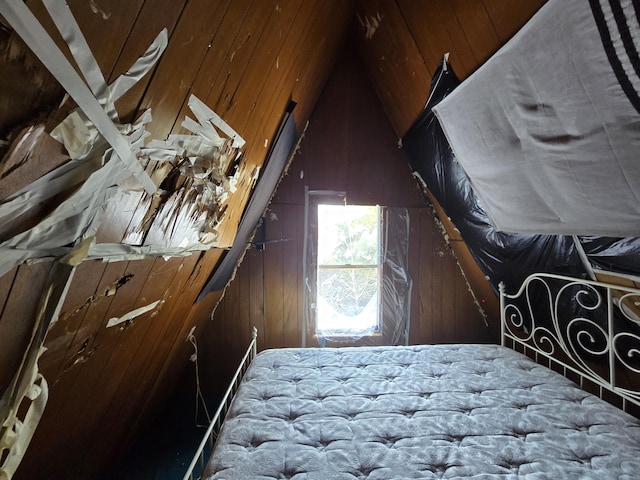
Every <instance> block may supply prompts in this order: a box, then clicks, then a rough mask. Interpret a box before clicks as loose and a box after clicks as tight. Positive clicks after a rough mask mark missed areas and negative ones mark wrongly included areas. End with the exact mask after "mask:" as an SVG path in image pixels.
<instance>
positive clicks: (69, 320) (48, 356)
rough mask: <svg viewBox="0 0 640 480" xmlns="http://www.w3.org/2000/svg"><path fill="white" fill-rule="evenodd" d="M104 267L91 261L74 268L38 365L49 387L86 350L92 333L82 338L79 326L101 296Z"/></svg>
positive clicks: (102, 264)
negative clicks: (66, 292)
mask: <svg viewBox="0 0 640 480" xmlns="http://www.w3.org/2000/svg"><path fill="white" fill-rule="evenodd" d="M106 267H107V265H106V264H104V263H102V262H100V261H95V260H94V261H90V262H83V263H81V264H80V265H78V266H77V267H76V271H75V272H74V275H73V279H72V281H71V286H70V287H69V293H68V294H67V296H66V298H65V299H64V303H63V305H62V309H61V311H60V316H59V318H58V321H57V322H55V323H54V324H53V325H51V327H50V328H49V332H48V333H47V339H46V341H45V346H46V348H47V351H46V352H45V354H44V355H43V357H42V360H41V361H40V371H41V372H42V375H43V376H44V377H45V378H46V379H47V381H48V382H50V383H55V381H56V379H57V377H58V374H59V373H61V370H62V371H63V370H64V369H65V368H66V366H67V365H70V364H72V363H73V361H75V360H79V359H80V358H81V357H80V356H81V355H82V353H83V352H84V351H85V350H87V347H89V350H90V343H91V339H90V338H91V337H90V336H91V335H92V334H93V333H94V332H88V333H89V336H84V335H82V334H83V333H86V332H83V329H82V324H83V321H84V319H85V314H86V312H87V309H88V308H89V306H90V305H91V304H92V303H93V302H95V301H97V300H98V298H99V297H100V296H101V295H103V294H104V291H99V290H100V288H99V287H100V282H101V280H102V279H103V277H104V274H105V270H106ZM105 288H106V287H103V290H104V289H105ZM87 351H88V350H87ZM78 352H81V353H80V354H79V353H78ZM79 355H80V356H79Z"/></svg>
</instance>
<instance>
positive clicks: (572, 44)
mask: <svg viewBox="0 0 640 480" xmlns="http://www.w3.org/2000/svg"><path fill="white" fill-rule="evenodd" d="M638 13H639V12H636V11H635V9H634V5H633V4H632V2H631V0H622V1H620V0H591V1H590V2H589V3H587V2H584V1H581V0H551V1H549V2H548V3H547V4H546V5H545V6H544V7H542V9H541V10H540V11H539V12H538V13H537V14H536V15H535V16H534V18H533V19H532V20H531V21H530V22H529V23H528V24H527V25H525V26H524V27H523V28H522V30H521V31H520V32H518V34H517V35H516V36H514V38H513V39H512V40H511V41H509V42H508V43H507V44H506V45H505V46H504V47H503V48H502V49H501V50H499V51H498V53H496V54H495V55H494V56H493V57H492V58H491V59H490V60H489V61H487V63H486V64H485V65H483V66H482V67H481V68H480V69H478V70H477V71H476V72H475V73H474V74H473V75H471V76H470V77H469V78H468V79H467V80H466V81H465V82H463V83H462V84H461V85H460V87H458V88H457V89H456V90H454V91H453V92H452V93H451V94H450V95H449V96H448V97H447V98H446V99H445V100H443V101H442V102H441V103H440V104H439V105H437V106H436V107H435V108H434V111H435V113H436V115H437V116H438V119H439V120H440V123H441V124H442V126H443V129H444V131H445V134H446V136H447V138H448V140H449V142H450V144H451V147H452V149H453V151H454V153H455V155H456V157H457V159H458V161H459V162H460V164H461V165H462V167H463V168H464V170H465V171H466V173H467V175H468V176H469V178H470V180H471V183H472V185H473V187H474V190H475V192H476V193H477V195H478V197H479V198H480V199H481V201H482V204H483V207H484V208H485V210H486V212H487V214H488V215H489V217H490V218H491V220H492V221H493V222H494V223H495V225H496V227H497V228H498V229H499V230H502V231H508V232H523V233H548V234H576V235H581V234H585V235H586V234H592V235H604V236H639V235H640V158H639V157H640V114H639V111H640V97H639V95H638V92H639V91H640V75H639V72H640V58H639V56H638V46H639V45H640V28H639V25H638V16H637V14H638Z"/></svg>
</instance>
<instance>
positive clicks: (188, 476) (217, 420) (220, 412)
mask: <svg viewBox="0 0 640 480" xmlns="http://www.w3.org/2000/svg"><path fill="white" fill-rule="evenodd" d="M257 338H258V329H257V328H255V327H254V328H253V331H252V333H251V342H250V343H249V346H248V347H247V351H246V352H245V354H244V357H242V360H241V361H240V365H239V366H238V369H237V370H236V373H235V375H234V376H233V379H232V380H231V382H230V383H229V388H227V391H226V392H225V394H224V396H223V397H222V400H221V401H220V406H218V409H217V410H216V413H215V415H214V416H213V418H212V419H211V423H210V424H209V427H208V428H207V431H206V433H205V435H204V437H203V439H202V441H201V442H200V445H199V446H198V449H197V450H196V453H195V455H194V457H193V460H191V463H190V464H189V468H188V469H187V472H186V473H185V474H184V477H183V480H199V479H200V478H202V474H203V473H204V467H205V464H206V458H207V457H208V454H209V453H210V452H211V450H213V446H214V445H215V441H216V438H217V437H218V433H219V432H220V428H221V427H222V422H223V421H224V417H225V415H226V414H227V411H228V410H229V407H230V406H231V401H232V400H233V397H234V395H235V394H236V391H237V390H238V387H239V386H240V381H241V380H242V377H243V376H244V374H245V372H246V371H247V368H249V364H250V363H251V361H252V360H253V359H254V358H255V356H256V353H257ZM196 467H198V470H197V472H198V473H197V474H195V473H194V472H196Z"/></svg>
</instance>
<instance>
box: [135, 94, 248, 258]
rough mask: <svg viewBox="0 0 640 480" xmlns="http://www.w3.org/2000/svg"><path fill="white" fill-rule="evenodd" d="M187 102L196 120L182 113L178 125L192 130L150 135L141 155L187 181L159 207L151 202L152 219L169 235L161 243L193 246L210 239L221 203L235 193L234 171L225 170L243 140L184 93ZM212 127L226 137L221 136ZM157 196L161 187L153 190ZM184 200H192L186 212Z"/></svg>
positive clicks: (211, 241)
mask: <svg viewBox="0 0 640 480" xmlns="http://www.w3.org/2000/svg"><path fill="white" fill-rule="evenodd" d="M189 107H190V108H191V110H192V112H193V114H194V116H195V117H196V119H197V120H198V121H197V122H196V121H195V120H193V119H191V118H189V117H186V118H185V120H184V121H183V122H182V126H183V127H184V128H186V129H187V130H189V131H190V132H192V133H193V134H194V135H169V137H168V138H167V140H164V141H161V140H152V141H151V142H150V143H149V145H148V146H147V148H144V149H143V150H142V154H143V155H144V156H146V157H147V158H149V159H150V160H154V161H157V162H167V163H169V164H171V165H172V166H173V168H175V169H177V170H178V171H179V173H180V175H182V176H183V177H185V178H186V179H187V180H188V181H187V182H185V183H184V186H183V187H181V188H180V189H179V190H178V191H176V192H173V193H172V194H171V195H170V197H169V199H168V200H165V201H164V202H163V203H162V205H161V206H159V202H155V203H154V202H153V201H152V202H151V205H155V206H156V208H157V211H156V212H155V213H154V215H155V221H156V222H160V224H157V225H156V226H158V227H160V229H161V230H162V231H165V232H167V235H166V236H167V237H168V239H167V240H166V243H164V245H162V246H164V247H169V246H175V245H176V244H178V245H180V246H181V247H184V248H191V249H196V250H198V249H202V247H203V246H205V245H208V246H212V245H214V244H215V241H216V239H217V227H218V225H219V223H220V221H221V220H222V214H223V210H222V208H221V206H222V205H223V204H224V202H225V201H226V200H227V198H228V195H229V193H233V192H235V190H236V183H237V180H238V172H236V173H235V174H234V175H232V176H228V175H226V173H225V170H226V169H227V168H228V166H229V164H230V163H231V161H232V160H235V159H237V158H238V157H239V155H240V151H239V148H240V147H241V146H242V145H244V144H245V141H244V139H243V138H242V137H240V136H239V135H238V134H237V133H236V132H235V131H234V130H233V129H232V128H231V127H230V126H228V125H227V124H226V123H225V122H224V121H223V120H222V119H221V118H220V117H219V116H218V115H216V114H215V113H214V112H213V110H211V109H210V108H209V107H207V106H206V105H205V104H204V103H203V102H202V101H201V100H199V99H198V98H197V97H195V96H194V95H191V97H190V98H189ZM215 127H217V128H218V129H220V131H221V132H223V133H225V134H226V135H228V136H229V137H228V138H227V137H223V136H221V135H220V134H219V133H218V131H217V130H216V128H215ZM162 195H166V192H158V193H157V194H156V196H157V197H160V196H162ZM185 201H188V203H191V204H192V206H191V208H190V211H188V212H185V211H184V210H185ZM194 206H195V207H197V208H195V207H194ZM150 208H152V207H150ZM178 225H179V226H178ZM169 230H171V231H172V232H180V235H181V238H178V239H175V238H170V237H171V236H172V235H171V232H169Z"/></svg>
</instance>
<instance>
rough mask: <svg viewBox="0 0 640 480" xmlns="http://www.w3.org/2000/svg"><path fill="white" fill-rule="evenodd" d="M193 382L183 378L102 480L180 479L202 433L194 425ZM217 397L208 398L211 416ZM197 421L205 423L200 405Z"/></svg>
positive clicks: (202, 430)
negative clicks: (124, 454) (151, 420)
mask: <svg viewBox="0 0 640 480" xmlns="http://www.w3.org/2000/svg"><path fill="white" fill-rule="evenodd" d="M194 383H195V382H193V381H191V379H187V380H185V381H183V382H181V384H180V386H179V388H177V389H176V391H175V392H174V394H173V395H172V396H171V398H170V399H169V401H167V404H166V406H165V407H164V408H163V409H162V410H161V411H160V412H159V414H158V416H157V417H156V419H155V420H154V422H153V423H152V425H151V426H150V427H149V428H148V429H147V431H145V432H144V433H143V434H142V435H141V436H140V438H139V439H138V441H137V442H136V444H135V445H134V446H133V448H132V449H131V450H130V451H129V452H128V454H127V455H126V456H125V457H124V458H123V459H122V461H121V462H119V463H118V464H117V465H116V466H115V468H114V469H113V470H112V471H111V472H110V473H109V474H108V475H106V476H104V477H103V478H102V480H181V479H182V478H183V476H184V474H185V472H186V470H187V467H188V466H189V463H190V462H191V459H192V458H193V455H194V453H195V451H196V449H197V447H198V445H199V444H200V441H201V440H202V437H203V436H204V434H205V431H206V428H205V427H197V426H196V425H195V395H196V393H195V386H194V385H193V384H194ZM218 402H219V398H214V399H211V398H208V399H207V407H208V409H209V412H210V413H211V414H213V413H214V412H215V410H216V408H217V406H218ZM198 420H199V423H200V424H201V425H204V424H205V423H206V416H205V414H204V413H203V410H202V407H201V406H200V409H199V415H198Z"/></svg>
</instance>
